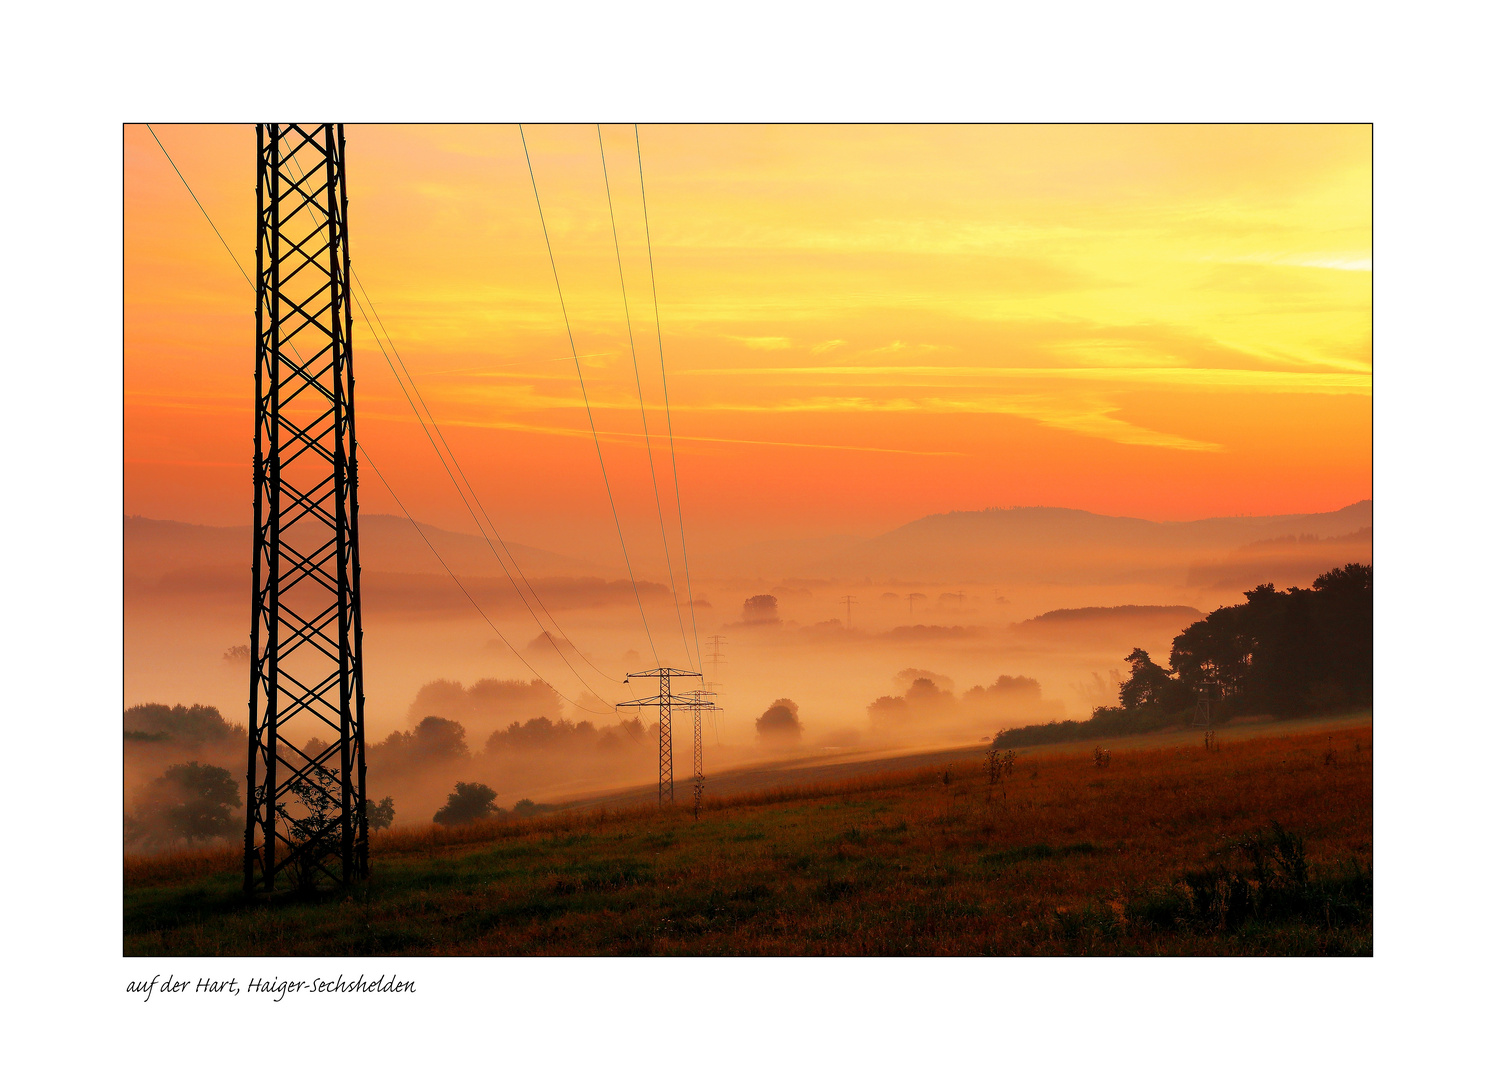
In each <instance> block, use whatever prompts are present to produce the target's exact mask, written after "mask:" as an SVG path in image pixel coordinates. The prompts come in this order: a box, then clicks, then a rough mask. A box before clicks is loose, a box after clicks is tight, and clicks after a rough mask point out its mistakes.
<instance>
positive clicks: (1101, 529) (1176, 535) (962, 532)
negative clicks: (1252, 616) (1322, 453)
mask: <svg viewBox="0 0 1496 1080" xmlns="http://www.w3.org/2000/svg"><path fill="white" fill-rule="evenodd" d="M1371 524H1372V520H1371V500H1370V499H1363V500H1361V501H1360V502H1356V503H1352V504H1351V505H1349V506H1346V507H1342V508H1341V509H1339V510H1332V511H1329V512H1326V513H1316V514H1272V515H1264V516H1260V517H1259V516H1242V517H1215V518H1201V519H1199V520H1196V521H1149V520H1147V519H1145V518H1134V517H1112V516H1109V515H1106V514H1093V513H1091V512H1090V511H1089V510H1071V509H1067V508H1065V507H1055V506H1020V507H1010V508H1007V509H999V508H997V507H989V508H988V509H986V510H953V511H950V512H949V513H944V514H930V515H928V516H926V517H922V518H919V519H918V520H915V521H911V522H910V523H909V524H907V525H901V526H900V527H899V528H897V529H894V530H892V531H891V532H887V533H884V534H883V535H882V536H880V537H877V538H876V539H873V540H870V541H868V542H867V543H866V544H865V545H864V546H865V547H882V546H889V545H894V544H897V543H898V542H899V541H901V540H904V539H913V538H923V537H931V538H933V537H941V538H943V539H946V540H958V539H959V540H965V541H968V542H970V541H973V540H985V541H992V540H1026V541H1030V542H1033V541H1043V542H1046V543H1053V542H1060V543H1069V544H1090V543H1106V544H1108V545H1111V546H1117V545H1126V546H1137V547H1159V546H1167V547H1181V548H1193V547H1212V548H1213V547H1233V546H1238V545H1241V544H1247V543H1251V542H1253V541H1257V540H1271V539H1276V538H1278V537H1282V536H1286V535H1294V536H1298V535H1302V534H1315V535H1318V536H1336V535H1344V534H1346V533H1354V532H1358V531H1359V530H1361V529H1365V528H1368V527H1370V526H1371Z"/></svg>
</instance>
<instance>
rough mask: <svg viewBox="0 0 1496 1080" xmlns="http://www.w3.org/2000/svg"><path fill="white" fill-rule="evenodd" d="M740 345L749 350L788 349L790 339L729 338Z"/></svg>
mask: <svg viewBox="0 0 1496 1080" xmlns="http://www.w3.org/2000/svg"><path fill="white" fill-rule="evenodd" d="M730 340H732V341H736V342H737V343H738V344H740V345H746V346H747V347H748V348H750V349H788V348H789V347H790V339H789V338H785V337H736V336H733V337H731V338H730Z"/></svg>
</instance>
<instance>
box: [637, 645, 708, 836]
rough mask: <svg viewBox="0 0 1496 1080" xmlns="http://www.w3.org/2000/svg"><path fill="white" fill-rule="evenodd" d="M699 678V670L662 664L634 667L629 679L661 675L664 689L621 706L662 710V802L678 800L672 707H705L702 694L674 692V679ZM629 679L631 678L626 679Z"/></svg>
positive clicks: (660, 794) (660, 788) (698, 714)
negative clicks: (672, 745)
mask: <svg viewBox="0 0 1496 1080" xmlns="http://www.w3.org/2000/svg"><path fill="white" fill-rule="evenodd" d="M673 678H674V679H699V678H701V673H700V672H699V671H682V670H681V669H680V668H671V667H658V668H651V669H650V670H649V671H631V672H629V674H628V679H659V680H660V692H659V693H658V694H655V695H654V696H653V697H647V698H638V699H636V700H634V701H620V702H618V707H619V708H626V707H636V706H642V705H654V706H657V707H658V708H659V710H660V779H659V800H660V805H661V806H664V805H665V803H666V802H671V803H673V802H675V764H674V762H673V760H672V758H671V754H672V748H671V742H670V710H671V708H677V709H690V708H697V709H699V708H701V707H702V706H701V704H700V702H701V699H700V698H699V697H690V696H686V695H681V694H672V693H671V692H670V680H671V679H673ZM625 681H627V680H625ZM696 731H697V745H698V746H699V745H700V743H701V739H700V732H701V714H700V713H699V712H698V713H697V722H696Z"/></svg>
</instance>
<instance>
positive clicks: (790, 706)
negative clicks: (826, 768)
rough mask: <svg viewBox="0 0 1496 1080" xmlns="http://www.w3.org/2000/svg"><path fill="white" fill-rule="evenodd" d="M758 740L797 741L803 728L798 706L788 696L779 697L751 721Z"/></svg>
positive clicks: (783, 742) (765, 741)
mask: <svg viewBox="0 0 1496 1080" xmlns="http://www.w3.org/2000/svg"><path fill="white" fill-rule="evenodd" d="M753 726H754V729H755V730H756V731H757V732H758V738H759V741H760V742H763V743H768V744H780V745H783V744H787V743H797V742H799V741H800V736H801V734H802V733H803V732H804V730H805V725H803V724H801V723H800V706H798V705H796V704H795V703H794V702H793V701H791V700H790V699H789V698H780V699H779V700H778V701H776V702H774V704H772V705H770V706H769V707H768V708H767V709H765V710H764V711H763V713H762V714H761V715H760V716H759V718H758V719H757V720H755V721H754V723H753Z"/></svg>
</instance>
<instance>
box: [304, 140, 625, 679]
mask: <svg viewBox="0 0 1496 1080" xmlns="http://www.w3.org/2000/svg"><path fill="white" fill-rule="evenodd" d="M288 164H290V165H291V168H292V171H293V173H294V172H295V171H296V167H295V163H294V162H290V163H288ZM298 179H300V178H299V177H298ZM353 280H354V284H355V285H356V286H357V289H356V290H354V291H353V292H352V296H353V301H354V303H355V304H356V305H357V306H358V313H359V314H360V315H361V316H362V317H363V320H364V325H365V326H367V327H368V328H369V334H370V335H371V336H372V337H373V338H374V344H375V345H377V346H378V347H379V351H380V353H381V355H383V356H384V362H385V364H386V365H387V366H388V367H389V369H390V374H391V375H393V376H394V377H395V384H396V385H397V386H399V387H400V392H401V394H403V395H404V397H405V401H406V404H408V405H409V406H410V411H411V412H412V413H413V414H414V415H415V418H416V422H417V423H419V424H420V425H421V430H422V432H423V433H424V434H425V436H426V441H427V442H429V443H430V444H431V449H432V452H433V453H435V454H436V459H437V461H438V462H440V463H441V466H442V469H443V470H444V471H445V472H446V474H447V479H448V480H450V481H451V482H452V487H453V490H455V491H456V492H457V497H458V499H460V500H461V501H462V505H463V508H464V509H466V510H467V512H468V516H469V517H471V518H472V519H473V524H474V525H476V526H477V527H478V535H480V536H481V537H482V538H483V542H484V543H485V544H486V545H487V546H488V550H489V551H490V552H491V553H492V554H493V557H494V560H495V561H496V562H497V563H498V564H499V569H501V570H503V571H504V576H505V577H507V578H508V579H509V584H510V585H511V586H512V587H513V589H514V592H515V595H516V596H518V597H519V599H520V603H522V604H524V606H525V610H526V611H527V612H529V614H530V618H531V619H533V620H534V621H535V625H536V627H538V628H539V630H540V633H541V636H542V637H544V638H545V640H546V642H547V643H548V644H549V645H550V646H551V648H552V650H554V651H555V653H556V656H557V657H559V658H560V660H561V662H562V663H563V664H565V665H566V667H567V669H568V670H569V671H570V672H571V673H572V674H573V675H575V676H576V678H577V681H578V682H580V683H581V684H582V685H583V686H584V687H586V689H587V690H588V692H589V693H591V694H592V695H594V696H595V697H597V698H598V700H600V701H601V700H603V696H602V695H601V694H599V693H598V692H597V691H596V690H595V689H593V687H592V686H591V685H590V684H588V682H587V680H586V678H585V677H584V676H583V675H582V673H581V672H580V671H578V670H577V669H576V666H575V665H574V664H572V662H571V659H570V658H569V657H568V656H567V655H566V653H565V652H563V651H562V649H561V646H560V644H558V642H557V638H559V639H560V640H561V641H565V642H566V643H567V644H569V645H571V646H572V650H573V651H574V652H576V654H577V655H578V656H580V657H581V658H582V659H583V660H584V661H585V662H586V663H587V664H588V666H590V667H591V668H592V669H593V670H594V671H596V672H597V673H598V674H599V675H601V676H602V677H603V678H605V679H608V680H610V681H612V682H615V683H617V684H619V685H620V686H621V685H623V684H624V682H625V680H623V679H617V678H614V677H613V676H611V675H609V674H608V673H607V672H605V671H603V670H602V669H600V668H599V667H598V666H597V665H596V664H594V663H593V662H592V661H591V660H590V659H588V657H587V655H586V654H585V653H583V652H582V651H581V650H580V649H578V648H577V647H576V645H575V643H573V642H572V640H571V638H570V636H569V635H568V634H567V633H566V631H565V630H563V629H562V627H561V624H560V622H558V621H557V619H556V617H555V616H554V615H553V614H551V611H550V609H549V608H547V607H546V605H545V601H544V600H542V599H541V598H540V594H539V593H538V592H536V590H535V586H534V585H533V584H532V583H531V582H530V579H529V578H527V577H525V572H524V570H523V568H521V567H520V565H519V561H518V560H517V559H515V558H514V555H513V553H512V552H510V550H509V545H508V544H506V543H505V542H504V537H503V535H502V534H501V533H500V532H499V530H498V526H496V525H494V523H493V518H492V517H491V516H490V515H489V513H488V510H487V508H485V507H484V506H483V503H482V500H480V499H479V498H478V492H477V491H476V489H474V487H473V484H472V481H471V480H469V479H468V476H467V473H466V472H464V471H463V468H462V463H461V462H460V461H458V460H457V454H456V452H454V451H453V449H452V447H451V444H450V443H448V442H447V437H446V435H445V434H444V433H443V432H442V429H441V425H440V424H438V423H437V420H436V416H435V415H434V414H433V413H432V412H431V406H430V405H428V404H427V403H426V398H425V396H424V395H422V393H421V388H420V387H419V386H417V385H416V380H415V376H413V375H412V374H411V373H410V369H409V368H408V367H407V366H406V364H405V360H404V358H403V357H401V356H400V350H399V349H398V348H396V346H395V339H394V338H393V337H391V336H390V332H389V330H388V329H387V328H386V327H385V325H384V319H383V318H382V317H381V316H380V314H379V309H378V308H377V307H375V305H374V298H373V297H372V296H370V295H369V290H368V287H367V286H366V285H364V283H363V280H362V279H361V278H359V276H358V271H356V270H354V271H353ZM359 290H361V291H362V292H363V294H364V295H363V299H362V300H361V299H360V298H359V295H358V291H359ZM365 302H367V303H368V305H369V307H368V310H367V311H366V310H365V308H364V304H365ZM370 311H372V312H373V313H374V319H375V320H377V321H378V322H379V330H381V331H383V332H384V338H385V341H387V342H388V343H389V350H388V351H386V349H385V347H384V342H382V341H380V337H379V331H376V330H375V329H374V323H373V321H371V320H370V318H369V312H370ZM391 352H393V353H394V354H395V360H397V361H399V364H400V371H403V372H404V373H405V381H408V382H409V383H410V389H409V390H407V389H406V387H405V381H402V380H401V377H400V372H397V371H396V370H395V364H394V363H393V362H392V361H391V360H390V353H391ZM412 391H414V393H415V395H416V398H417V399H419V401H420V403H421V409H425V411H426V418H427V419H429V420H430V421H431V427H430V428H428V427H427V425H426V419H422V417H421V409H418V408H417V407H416V402H415V400H412V398H411V396H410V395H411V392H412ZM433 428H434V429H435V431H436V438H439V439H440V440H441V444H442V446H443V447H445V448H446V455H445V456H443V454H442V451H441V450H440V449H438V448H437V445H436V439H433V438H432V435H431V429H433ZM448 458H450V459H451V465H448V463H447V459H448ZM454 467H455V468H456V469H457V472H458V473H459V474H460V475H461V476H462V480H463V483H464V484H466V485H467V489H468V494H470V495H471V496H472V504H470V503H469V502H468V495H465V494H463V490H462V485H461V484H459V483H458V482H457V477H456V476H454V475H453V474H452V469H453V468H454ZM473 504H476V505H477V507H478V510H479V511H481V512H482V514H483V517H484V519H486V520H487V522H488V528H489V529H492V530H493V535H494V538H495V539H497V540H498V542H499V546H500V547H502V548H503V549H504V554H505V555H508V556H509V561H510V562H511V563H513V564H514V570H515V571H516V572H518V574H519V576H520V578H521V580H523V581H524V583H525V586H526V587H527V588H528V589H529V590H530V595H531V596H533V597H534V598H535V602H536V603H537V604H539V605H540V608H541V610H542V611H544V612H545V613H546V616H547V617H548V618H549V619H550V620H551V626H552V627H553V628H554V629H555V636H552V634H551V631H550V630H549V629H547V628H546V626H545V624H544V623H543V622H541V621H540V617H539V616H538V615H536V614H535V609H534V608H533V607H531V605H530V601H529V600H528V599H526V597H525V594H524V591H523V590H521V589H520V587H519V583H518V582H516V581H515V580H514V573H511V572H510V570H509V567H508V565H506V564H505V562H504V560H503V558H502V557H500V555H499V553H498V551H497V550H496V549H495V548H494V546H493V540H490V539H489V537H488V531H487V530H485V529H484V527H483V522H481V521H479V520H478V514H477V513H476V512H474V510H473Z"/></svg>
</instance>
